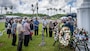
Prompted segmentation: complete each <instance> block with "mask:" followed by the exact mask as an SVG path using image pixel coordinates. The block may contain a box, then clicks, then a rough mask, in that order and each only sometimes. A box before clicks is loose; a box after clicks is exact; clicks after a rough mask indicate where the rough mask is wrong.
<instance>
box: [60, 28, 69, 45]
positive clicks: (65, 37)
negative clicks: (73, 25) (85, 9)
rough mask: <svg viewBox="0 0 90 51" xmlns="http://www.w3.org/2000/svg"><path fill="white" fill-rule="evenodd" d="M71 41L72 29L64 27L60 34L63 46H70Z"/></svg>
mask: <svg viewBox="0 0 90 51" xmlns="http://www.w3.org/2000/svg"><path fill="white" fill-rule="evenodd" d="M69 41H70V29H69V28H68V27H62V29H61V30H60V34H59V42H60V43H61V44H62V45H63V46H68V44H69Z"/></svg>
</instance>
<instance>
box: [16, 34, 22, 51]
mask: <svg viewBox="0 0 90 51" xmlns="http://www.w3.org/2000/svg"><path fill="white" fill-rule="evenodd" d="M22 43H23V34H19V35H18V46H17V51H22Z"/></svg>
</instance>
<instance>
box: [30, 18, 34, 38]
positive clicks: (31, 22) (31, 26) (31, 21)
mask: <svg viewBox="0 0 90 51" xmlns="http://www.w3.org/2000/svg"><path fill="white" fill-rule="evenodd" d="M30 29H31V31H30V32H31V33H30V39H31V40H32V34H33V30H34V24H33V20H32V19H31V20H30Z"/></svg>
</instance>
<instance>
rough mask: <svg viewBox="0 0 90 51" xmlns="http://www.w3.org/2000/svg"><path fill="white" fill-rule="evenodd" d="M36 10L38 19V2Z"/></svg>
mask: <svg viewBox="0 0 90 51" xmlns="http://www.w3.org/2000/svg"><path fill="white" fill-rule="evenodd" d="M36 9H37V17H38V9H39V7H38V2H37V3H36Z"/></svg>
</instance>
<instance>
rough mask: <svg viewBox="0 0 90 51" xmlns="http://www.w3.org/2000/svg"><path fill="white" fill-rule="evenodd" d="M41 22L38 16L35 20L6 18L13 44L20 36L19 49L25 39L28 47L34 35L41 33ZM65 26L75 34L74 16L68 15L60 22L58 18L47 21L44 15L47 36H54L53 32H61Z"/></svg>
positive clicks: (8, 32)
mask: <svg viewBox="0 0 90 51" xmlns="http://www.w3.org/2000/svg"><path fill="white" fill-rule="evenodd" d="M39 24H40V22H39V20H38V18H35V19H34V20H33V19H28V18H27V17H25V18H21V19H14V18H11V19H9V20H8V19H6V22H5V27H6V28H7V34H8V38H10V37H11V36H12V46H16V41H17V40H16V39H17V38H18V45H17V46H18V47H17V51H21V50H22V43H23V41H24V46H25V47H27V46H28V44H29V41H30V40H32V35H33V34H34V35H35V36H37V35H38V34H39ZM63 26H67V27H69V28H70V31H71V35H73V31H74V29H75V27H76V20H74V19H72V17H68V18H67V19H63V20H61V22H58V21H57V20H55V21H47V18H46V17H44V19H43V21H42V27H43V30H44V32H46V33H45V34H46V37H48V36H49V37H52V36H53V32H57V31H58V32H60V29H61V28H62V27H63ZM57 28H58V29H57ZM54 34H55V33H54ZM17 35H18V37H17ZM54 36H56V35H54Z"/></svg>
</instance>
